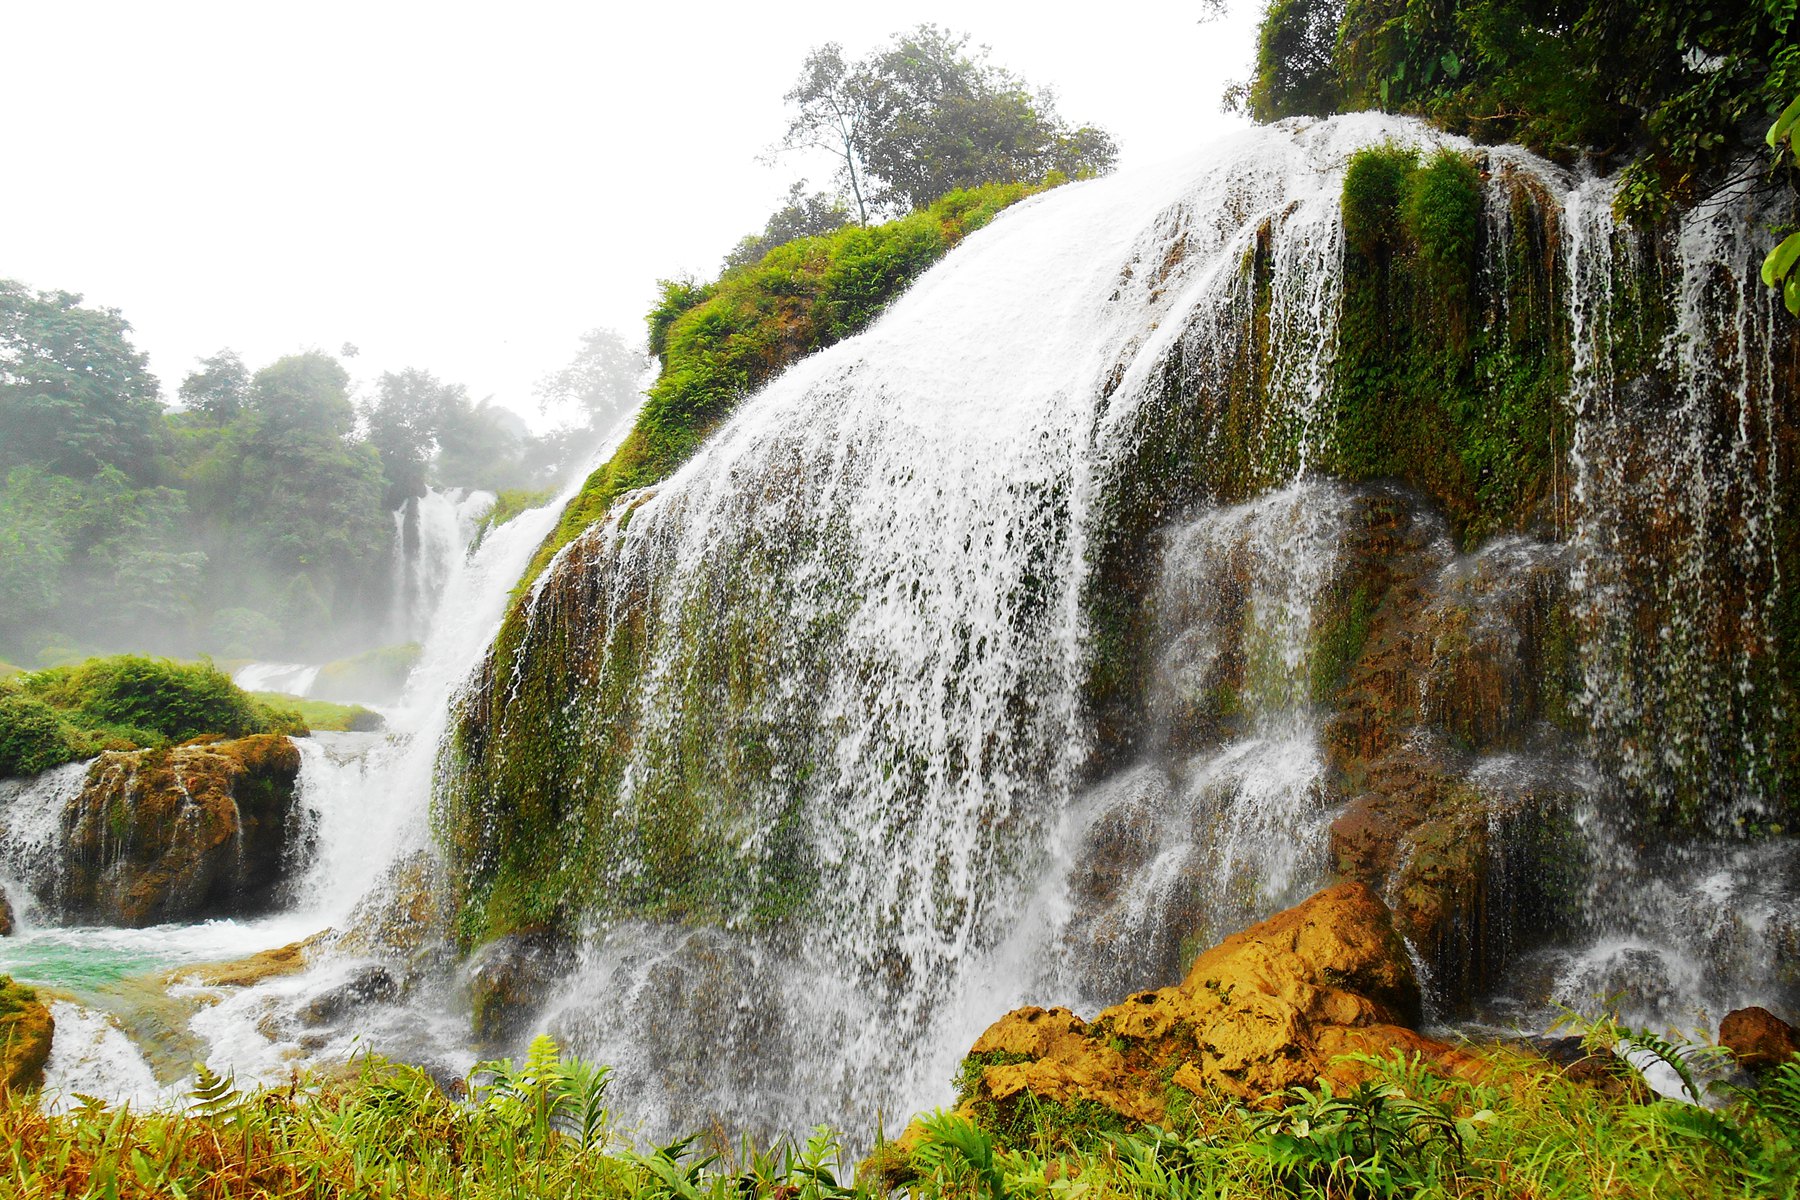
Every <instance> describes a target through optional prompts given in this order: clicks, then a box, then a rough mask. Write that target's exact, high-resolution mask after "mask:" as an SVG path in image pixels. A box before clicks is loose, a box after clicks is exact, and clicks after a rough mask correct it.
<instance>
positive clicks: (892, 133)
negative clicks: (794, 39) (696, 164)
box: [652, 24, 1118, 351]
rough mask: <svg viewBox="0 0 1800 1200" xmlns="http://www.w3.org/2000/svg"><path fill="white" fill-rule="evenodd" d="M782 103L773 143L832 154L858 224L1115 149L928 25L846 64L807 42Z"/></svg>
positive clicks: (1071, 169) (831, 46)
mask: <svg viewBox="0 0 1800 1200" xmlns="http://www.w3.org/2000/svg"><path fill="white" fill-rule="evenodd" d="M786 100H787V102H788V105H789V107H790V108H791V109H792V110H793V116H792V118H791V119H790V121H789V123H788V128H787V131H786V133H785V134H784V135H783V138H782V142H781V148H782V149H784V150H794V149H801V148H807V149H818V150H824V151H826V152H827V153H829V154H831V155H832V156H834V157H835V158H836V159H837V160H838V164H839V167H838V176H839V181H840V184H841V185H842V188H843V190H844V192H845V194H846V195H847V196H848V198H849V200H850V203H851V205H852V206H853V207H854V208H855V210H856V216H857V219H858V220H859V221H862V222H867V221H868V219H869V214H870V212H871V211H885V212H888V213H890V214H893V215H898V214H901V213H905V212H908V211H911V210H914V209H919V208H923V207H925V206H926V205H929V204H933V203H935V202H936V201H937V200H938V199H940V198H941V197H943V196H946V195H948V194H949V193H951V192H953V191H957V190H959V189H969V188H976V187H981V186H984V185H987V184H995V183H1015V182H1020V181H1026V180H1037V179H1044V178H1047V177H1050V176H1052V175H1056V176H1060V177H1063V178H1078V179H1079V178H1086V177H1088V176H1091V175H1098V174H1103V173H1105V172H1106V171H1108V170H1110V169H1111V168H1112V165H1113V160H1114V159H1115V158H1116V157H1117V153H1118V149H1117V147H1116V146H1115V145H1114V144H1113V140H1112V138H1111V136H1110V135H1108V134H1107V133H1106V131H1104V130H1102V129H1099V128H1096V127H1094V126H1090V125H1083V126H1080V127H1078V128H1071V127H1070V126H1069V125H1068V124H1067V123H1066V122H1065V121H1064V120H1063V119H1062V117H1061V116H1059V115H1058V114H1057V112H1056V110H1055V107H1054V105H1053V103H1052V97H1051V96H1050V94H1049V93H1048V92H1045V91H1041V90H1037V89H1034V88H1032V87H1030V86H1029V85H1028V84H1026V83H1025V81H1024V80H1022V79H1020V78H1019V77H1018V76H1016V75H1013V74H1012V73H1011V72H1009V71H1006V70H1004V69H1002V68H1000V67H998V66H995V65H994V64H992V63H990V62H989V61H988V60H987V51H986V49H985V48H977V49H976V50H975V51H974V52H973V53H971V52H970V50H969V39H968V37H967V35H961V34H952V33H950V32H949V31H947V30H944V29H940V28H938V27H937V26H935V25H928V24H927V25H920V26H918V27H917V28H915V29H911V30H907V31H905V32H903V33H898V34H895V35H894V37H893V40H892V41H891V42H890V43H889V44H888V45H887V46H886V47H883V48H882V49H880V50H878V51H876V52H875V53H873V54H871V55H870V56H869V57H868V58H865V59H863V60H861V61H856V62H851V61H847V60H846V59H845V58H844V56H843V47H842V46H840V45H838V44H837V43H835V42H833V43H827V44H825V45H823V46H818V47H815V48H814V49H813V50H812V51H810V52H809V53H808V54H807V57H806V61H805V63H804V64H803V65H802V67H801V72H800V78H799V79H798V80H797V81H796V82H795V84H794V86H793V88H792V89H791V90H790V91H789V92H788V94H787V96H786ZM652 349H653V351H654V346H653V347H652Z"/></svg>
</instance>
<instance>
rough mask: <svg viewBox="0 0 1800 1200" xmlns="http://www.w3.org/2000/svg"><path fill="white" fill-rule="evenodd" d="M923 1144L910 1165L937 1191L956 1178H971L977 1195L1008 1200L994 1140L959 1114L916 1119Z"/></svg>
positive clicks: (1004, 1175)
mask: <svg viewBox="0 0 1800 1200" xmlns="http://www.w3.org/2000/svg"><path fill="white" fill-rule="evenodd" d="M919 1124H920V1125H921V1126H922V1127H923V1128H924V1130H925V1137H924V1140H923V1141H921V1142H920V1143H919V1147H918V1149H917V1150H915V1151H913V1161H914V1162H915V1163H917V1164H918V1165H919V1166H921V1167H922V1168H924V1170H926V1171H927V1172H929V1173H930V1174H931V1175H932V1176H933V1177H934V1178H936V1180H937V1181H938V1184H939V1187H940V1188H942V1186H943V1184H944V1183H945V1182H947V1181H948V1179H951V1178H954V1177H955V1176H956V1175H957V1174H959V1173H962V1172H967V1173H968V1174H969V1175H971V1176H972V1177H973V1178H974V1181H975V1185H976V1192H977V1194H978V1195H982V1196H985V1197H987V1200H1008V1197H1009V1196H1010V1195H1011V1192H1010V1191H1009V1190H1008V1188H1007V1186H1006V1173H1005V1172H1004V1171H1003V1170H1001V1168H1000V1162H999V1155H998V1150H999V1147H998V1146H997V1145H996V1144H995V1141H994V1137H993V1135H992V1134H990V1133H988V1132H987V1131H986V1130H985V1129H982V1128H981V1127H980V1126H978V1125H976V1124H975V1123H974V1122H973V1121H970V1120H969V1119H968V1118H967V1117H965V1116H962V1115H961V1114H959V1113H948V1112H941V1111H940V1112H935V1113H932V1114H930V1115H929V1116H924V1117H920V1118H919Z"/></svg>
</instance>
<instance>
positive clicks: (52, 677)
mask: <svg viewBox="0 0 1800 1200" xmlns="http://www.w3.org/2000/svg"><path fill="white" fill-rule="evenodd" d="M25 687H26V690H27V691H29V692H30V693H32V694H33V695H35V696H38V697H40V698H41V699H43V700H45V701H48V702H49V703H51V704H54V705H56V706H57V707H59V708H64V709H71V710H74V711H75V715H74V719H75V720H76V721H77V722H78V723H80V724H91V725H124V726H130V727H133V728H136V729H145V730H149V731H151V732H152V733H154V734H156V735H158V736H160V737H162V738H164V739H167V740H168V741H171V742H180V741H185V740H186V739H188V738H191V737H198V736H199V735H201V734H205V733H212V734H221V735H223V736H225V737H244V736H246V735H248V734H252V733H266V732H268V720H267V718H266V717H265V716H264V714H263V713H262V712H260V711H259V710H258V708H257V706H256V704H255V703H254V702H253V701H252V700H251V699H250V696H249V694H248V693H246V692H245V691H244V690H243V689H241V688H239V687H238V686H237V685H236V684H234V683H232V682H231V677H230V676H228V675H226V674H225V673H224V672H223V671H220V670H218V669H217V668H216V667H214V666H213V665H212V664H211V663H210V662H199V663H177V662H173V661H171V660H169V659H166V658H165V659H157V658H141V657H138V656H136V655H131V654H121V655H117V656H114V657H111V658H95V659H89V660H88V661H87V662H85V663H82V664H81V665H79V666H75V667H52V668H51V669H49V670H47V671H39V672H37V673H35V674H33V675H29V676H27V677H26V684H25Z"/></svg>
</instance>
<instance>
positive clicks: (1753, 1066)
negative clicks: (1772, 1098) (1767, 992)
mask: <svg viewBox="0 0 1800 1200" xmlns="http://www.w3.org/2000/svg"><path fill="white" fill-rule="evenodd" d="M1719 1045H1721V1046H1723V1047H1725V1048H1726V1049H1727V1050H1729V1051H1731V1055H1732V1057H1733V1058H1735V1059H1737V1061H1738V1065H1739V1066H1741V1067H1743V1068H1744V1069H1745V1070H1746V1071H1766V1070H1767V1069H1769V1068H1770V1067H1773V1066H1776V1065H1778V1064H1780V1063H1784V1062H1786V1061H1787V1060H1788V1059H1790V1058H1792V1057H1793V1056H1794V1055H1795V1054H1797V1053H1800V1033H1796V1032H1795V1030H1794V1027H1793V1026H1792V1025H1789V1024H1788V1023H1787V1022H1786V1021H1784V1020H1782V1019H1781V1018H1780V1017H1778V1016H1776V1015H1775V1014H1774V1013H1772V1012H1770V1011H1769V1010H1768V1009H1766V1008H1760V1007H1753V1008H1740V1009H1738V1010H1737V1011H1736V1012H1732V1013H1727V1014H1726V1015H1725V1019H1724V1020H1722V1021H1720V1022H1719Z"/></svg>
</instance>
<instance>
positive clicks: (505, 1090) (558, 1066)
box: [469, 1034, 612, 1153]
mask: <svg viewBox="0 0 1800 1200" xmlns="http://www.w3.org/2000/svg"><path fill="white" fill-rule="evenodd" d="M611 1078H612V1071H611V1069H610V1068H608V1067H602V1066H598V1065H595V1064H593V1063H589V1062H587V1061H585V1060H583V1059H580V1058H574V1057H569V1058H565V1057H563V1056H562V1053H561V1051H560V1050H559V1049H558V1047H557V1045H556V1041H555V1040H554V1039H553V1038H551V1037H550V1036H549V1035H548V1034H539V1035H538V1036H537V1037H535V1038H533V1039H532V1040H531V1045H530V1047H529V1048H528V1049H527V1051H526V1056H525V1060H524V1062H522V1063H519V1064H517V1065H515V1064H514V1063H513V1060H512V1059H510V1058H502V1059H496V1060H493V1061H490V1062H483V1063H477V1064H476V1065H475V1068H474V1070H473V1071H471V1072H470V1075H469V1095H470V1098H471V1099H472V1101H473V1102H474V1104H475V1108H476V1112H477V1113H478V1114H479V1115H480V1117H481V1119H483V1120H484V1121H489V1122H495V1123H497V1124H499V1125H501V1126H502V1127H504V1128H505V1129H506V1130H507V1131H508V1133H509V1134H510V1135H511V1136H512V1137H513V1138H515V1139H517V1140H518V1142H520V1143H521V1144H522V1145H524V1146H527V1147H531V1148H533V1149H534V1150H536V1151H537V1152H539V1153H542V1152H544V1151H545V1150H547V1149H548V1148H549V1147H550V1146H551V1145H553V1144H554V1143H555V1142H556V1141H557V1139H559V1138H569V1139H572V1140H573V1141H574V1143H575V1145H576V1146H577V1147H579V1148H581V1149H583V1150H586V1149H593V1148H599V1147H603V1146H605V1144H606V1142H607V1140H608V1138H609V1137H610V1136H611V1129H612V1114H611V1112H610V1111H609V1110H608V1109H607V1107H606V1089H607V1084H608V1083H609V1082H610V1080H611Z"/></svg>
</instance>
